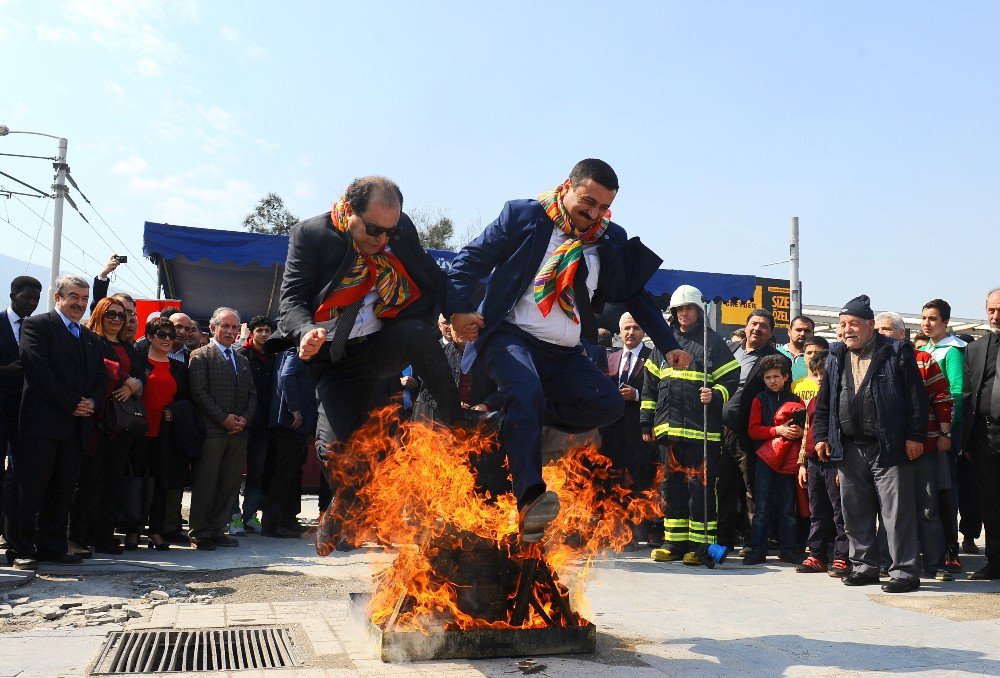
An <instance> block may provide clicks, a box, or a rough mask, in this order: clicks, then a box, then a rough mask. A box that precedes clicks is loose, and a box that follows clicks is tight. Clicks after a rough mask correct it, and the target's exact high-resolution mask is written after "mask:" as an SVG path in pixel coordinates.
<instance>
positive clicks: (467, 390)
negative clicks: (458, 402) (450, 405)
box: [458, 373, 478, 405]
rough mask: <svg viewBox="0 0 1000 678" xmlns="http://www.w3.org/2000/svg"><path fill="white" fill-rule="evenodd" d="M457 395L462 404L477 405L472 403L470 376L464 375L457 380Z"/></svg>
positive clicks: (468, 374)
mask: <svg viewBox="0 0 1000 678" xmlns="http://www.w3.org/2000/svg"><path fill="white" fill-rule="evenodd" d="M458 393H459V397H460V398H461V399H462V402H463V403H465V404H466V405H477V404H478V403H474V402H472V374H471V373H465V374H463V375H462V376H461V377H459V378H458Z"/></svg>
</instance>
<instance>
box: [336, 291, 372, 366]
mask: <svg viewBox="0 0 1000 678" xmlns="http://www.w3.org/2000/svg"><path fill="white" fill-rule="evenodd" d="M364 303H365V298H364V297H361V298H360V299H358V300H357V301H355V302H354V303H353V304H351V305H350V306H346V307H344V310H342V311H341V312H340V314H339V315H338V316H337V323H336V324H335V325H334V326H333V339H331V340H330V361H331V362H337V361H338V360H340V358H341V356H343V355H344V349H345V348H346V347H347V339H348V337H350V336H351V330H352V329H354V321H355V320H357V317H358V313H359V312H360V311H361V307H362V306H364Z"/></svg>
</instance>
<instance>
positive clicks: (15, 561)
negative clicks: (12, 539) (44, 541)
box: [6, 550, 38, 570]
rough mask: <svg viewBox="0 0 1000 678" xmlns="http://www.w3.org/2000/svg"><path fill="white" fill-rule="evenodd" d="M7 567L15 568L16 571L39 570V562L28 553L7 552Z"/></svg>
mask: <svg viewBox="0 0 1000 678" xmlns="http://www.w3.org/2000/svg"><path fill="white" fill-rule="evenodd" d="M6 558H7V565H9V566H10V567H13V568H14V569H15V570H37V569H38V561H37V560H35V557H34V556H32V555H30V554H27V553H18V552H17V551H13V550H10V551H7V553H6Z"/></svg>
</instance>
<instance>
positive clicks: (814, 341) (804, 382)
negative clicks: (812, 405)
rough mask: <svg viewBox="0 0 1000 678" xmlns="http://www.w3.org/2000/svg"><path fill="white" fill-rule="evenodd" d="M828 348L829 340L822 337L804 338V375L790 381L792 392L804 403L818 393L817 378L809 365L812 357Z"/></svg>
mask: <svg viewBox="0 0 1000 678" xmlns="http://www.w3.org/2000/svg"><path fill="white" fill-rule="evenodd" d="M829 350H830V342H828V341H827V340H826V339H824V338H823V337H812V338H810V339H807V340H806V343H805V347H804V348H803V349H802V355H803V356H805V363H806V370H807V372H806V376H804V377H802V378H801V379H796V380H795V381H793V382H792V393H794V394H795V395H797V396H798V397H799V398H801V399H802V402H804V403H808V402H809V401H810V400H812V399H813V398H815V397H816V394H817V393H819V379H818V378H817V377H816V374H815V373H814V372H813V371H812V368H810V367H809V364H810V362H811V361H812V357H813V356H814V355H816V354H817V353H821V352H825V351H829Z"/></svg>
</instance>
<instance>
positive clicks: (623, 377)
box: [618, 341, 642, 384]
mask: <svg viewBox="0 0 1000 678" xmlns="http://www.w3.org/2000/svg"><path fill="white" fill-rule="evenodd" d="M641 350H642V342H641V341H640V342H639V345H638V346H636V347H635V348H633V349H627V348H625V347H624V346H622V356H621V359H620V360H619V362H618V383H619V384H625V383H627V382H628V373H626V372H625V361H626V360H627V357H628V354H629V353H631V354H632V361H631V363H632V364H631V365H629V368H628V369H629V373H631V372H632V370H634V369H635V365H636V363H638V362H639V351H641Z"/></svg>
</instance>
